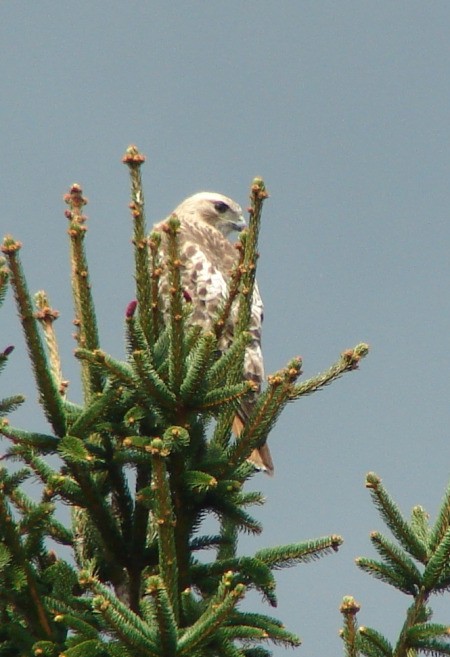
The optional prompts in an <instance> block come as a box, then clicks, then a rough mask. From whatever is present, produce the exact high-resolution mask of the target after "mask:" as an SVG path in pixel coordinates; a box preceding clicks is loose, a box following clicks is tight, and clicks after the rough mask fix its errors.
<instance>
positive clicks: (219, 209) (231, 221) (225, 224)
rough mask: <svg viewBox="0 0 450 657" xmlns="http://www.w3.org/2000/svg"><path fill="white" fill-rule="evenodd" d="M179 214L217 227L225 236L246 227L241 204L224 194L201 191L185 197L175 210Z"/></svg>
mask: <svg viewBox="0 0 450 657" xmlns="http://www.w3.org/2000/svg"><path fill="white" fill-rule="evenodd" d="M175 214H177V215H179V216H186V217H188V216H189V215H191V216H192V217H193V218H195V219H197V220H200V221H204V222H205V223H207V224H209V225H210V226H213V227H214V228H217V230H219V231H220V232H221V233H222V235H224V236H225V237H226V236H227V235H229V234H230V233H231V232H232V231H233V230H242V229H243V228H245V227H246V225H247V224H246V222H245V219H244V217H243V215H242V209H241V206H240V205H238V204H237V203H236V202H235V201H233V200H232V199H231V198H228V197H227V196H223V195H222V194H216V193H215V192H199V193H198V194H194V195H193V196H190V197H189V198H187V199H185V200H184V201H183V202H182V203H180V205H179V206H178V207H177V209H176V210H175Z"/></svg>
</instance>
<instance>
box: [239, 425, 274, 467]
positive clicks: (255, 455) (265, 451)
mask: <svg viewBox="0 0 450 657" xmlns="http://www.w3.org/2000/svg"><path fill="white" fill-rule="evenodd" d="M243 428H244V421H243V419H242V417H241V416H240V415H235V416H234V420H233V433H234V435H235V436H240V434H241V432H242V429H243ZM247 460H248V461H249V462H250V463H251V464H252V465H254V466H255V468H256V469H257V470H262V471H263V472H265V473H266V474H268V475H271V476H272V475H273V473H274V467H273V461H272V457H271V455H270V450H269V446H268V445H267V443H264V445H261V446H260V447H257V448H256V449H254V450H253V452H252V453H251V454H250V456H249V457H248V459H247Z"/></svg>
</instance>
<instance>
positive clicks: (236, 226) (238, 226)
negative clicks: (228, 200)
mask: <svg viewBox="0 0 450 657" xmlns="http://www.w3.org/2000/svg"><path fill="white" fill-rule="evenodd" d="M231 228H232V230H237V231H238V232H239V233H240V232H241V230H244V228H247V222H246V221H245V219H244V217H243V216H242V215H241V216H240V217H239V219H238V220H237V221H233V223H232V224H231Z"/></svg>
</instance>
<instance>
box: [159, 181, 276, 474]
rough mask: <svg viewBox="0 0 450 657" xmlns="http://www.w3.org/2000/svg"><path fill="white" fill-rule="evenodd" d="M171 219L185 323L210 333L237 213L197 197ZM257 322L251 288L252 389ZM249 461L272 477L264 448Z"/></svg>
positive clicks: (229, 331) (257, 374) (232, 259)
mask: <svg viewBox="0 0 450 657" xmlns="http://www.w3.org/2000/svg"><path fill="white" fill-rule="evenodd" d="M174 214H176V215H177V217H178V219H179V221H180V233H179V249H180V259H181V262H182V269H181V276H182V285H183V289H184V290H185V291H186V292H187V294H188V295H189V297H190V298H191V300H192V304H193V312H192V316H191V321H192V323H193V324H198V325H200V326H201V327H202V328H203V329H205V330H210V329H211V328H212V324H213V321H214V319H215V317H216V315H217V311H218V310H219V308H220V306H221V305H222V304H223V302H224V301H225V299H226V298H227V294H228V281H229V277H230V271H231V269H232V268H233V266H234V264H235V263H236V261H237V258H238V253H237V251H236V249H235V248H234V246H233V244H232V243H231V242H230V241H229V240H228V239H227V236H228V235H229V234H230V233H231V232H232V231H236V230H238V231H239V230H242V229H243V228H244V227H245V225H246V224H245V219H244V217H243V215H242V209H241V207H240V206H239V205H238V204H237V203H236V202H235V201H233V200H232V199H230V198H228V197H226V196H223V195H222V194H217V193H214V192H200V193H198V194H194V195H193V196H190V197H189V198H187V199H185V200H184V201H183V202H182V203H180V205H179V206H178V207H177V208H176V209H175V210H174ZM164 223H165V222H161V223H159V224H157V225H156V226H155V227H154V230H157V231H160V232H162V227H163V225H164ZM162 250H163V252H164V250H165V249H164V239H163V240H162ZM165 287H168V282H167V280H166V279H164V278H163V279H162V292H163V296H166V294H165V293H166V292H167V290H165V289H164V288H165ZM166 298H167V296H166ZM237 314H238V307H237V304H233V306H232V309H231V312H230V316H229V319H228V321H227V323H226V325H225V327H224V330H223V333H222V336H221V338H220V342H219V347H220V349H221V351H222V352H225V351H226V350H227V349H228V348H229V347H230V345H231V344H232V342H233V337H234V327H235V325H236V322H237ZM262 318H263V304H262V301H261V297H260V294H259V291H258V287H257V286H255V290H254V293H253V302H252V312H251V321H250V326H249V331H250V333H251V335H252V338H253V339H252V341H251V342H250V344H249V345H248V347H247V349H246V352H245V361H244V375H245V377H246V378H247V379H251V380H252V381H254V382H255V383H256V384H257V385H258V387H260V386H261V383H262V381H263V378H264V365H263V357H262V352H261V324H262ZM245 415H246V412H245V409H242V412H240V413H239V414H238V415H237V416H236V419H235V422H234V423H233V430H234V431H235V433H237V434H239V433H240V431H241V430H242V427H243V423H244V422H245ZM249 461H251V462H252V463H253V464H254V465H255V466H256V467H257V468H260V469H262V470H265V471H266V472H268V473H270V474H272V472H273V464H272V459H271V457H270V452H269V448H268V447H267V445H263V446H261V447H260V448H258V449H255V450H254V451H253V452H252V454H251V456H250V458H249Z"/></svg>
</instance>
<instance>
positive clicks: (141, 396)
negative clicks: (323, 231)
mask: <svg viewBox="0 0 450 657" xmlns="http://www.w3.org/2000/svg"><path fill="white" fill-rule="evenodd" d="M143 161H144V158H143V156H142V155H141V154H140V153H139V152H138V151H137V149H136V148H135V147H130V148H129V149H128V150H127V153H126V155H125V157H124V162H125V163H126V164H127V166H128V167H129V171H130V176H131V195H132V199H131V204H130V207H131V214H132V218H133V223H134V240H133V243H134V254H135V273H134V275H135V280H136V301H135V302H132V303H130V304H129V306H128V308H127V310H126V316H125V332H126V343H127V350H128V358H127V360H126V361H125V362H122V361H120V360H117V359H116V358H114V357H113V356H111V355H109V354H107V353H105V351H103V350H102V349H101V345H100V339H99V333H98V329H97V320H96V314H95V306H94V301H93V297H92V293H91V286H90V282H89V267H88V263H87V259H86V255H85V250H84V241H85V236H86V230H87V229H86V217H85V216H84V215H83V207H84V205H85V203H86V201H85V199H84V198H83V195H82V190H81V189H80V187H79V186H78V185H73V186H72V188H71V189H70V192H69V193H68V194H67V196H66V201H67V203H68V206H69V209H68V211H67V212H66V215H67V218H68V219H69V223H70V225H69V236H70V245H71V280H72V293H73V300H74V306H75V315H76V321H75V323H76V327H77V334H76V339H77V344H78V346H77V349H76V357H77V358H78V359H79V362H80V366H81V378H82V387H83V403H82V404H76V403H73V402H70V401H69V400H68V399H67V382H66V381H64V379H63V376H62V373H61V362H60V356H59V350H58V345H57V342H56V338H55V333H54V330H53V323H54V320H55V319H56V317H57V312H56V311H55V310H53V309H52V308H51V306H50V302H49V300H48V298H47V295H46V294H45V293H43V292H40V293H38V294H37V295H36V296H35V298H34V300H33V299H32V298H31V296H30V293H29V291H28V285H27V281H26V279H25V276H24V273H23V270H22V265H21V261H20V257H19V252H20V248H21V245H20V243H19V242H17V241H16V240H15V239H14V238H12V237H6V238H5V240H4V242H3V247H2V251H3V254H4V256H5V262H4V263H3V265H2V267H1V269H0V297H1V299H3V296H4V294H5V290H6V286H7V283H8V278H9V279H10V283H11V286H12V289H13V291H14V295H15V299H16V304H17V309H18V313H19V317H20V320H21V323H22V328H23V331H24V334H25V339H26V344H27V347H28V351H29V355H30V360H31V365H32V368H33V371H34V376H35V381H36V387H37V390H38V394H39V400H40V403H41V405H42V408H43V410H44V413H45V416H46V418H47V420H48V423H49V426H50V429H49V432H48V433H47V434H42V433H36V432H33V431H24V430H20V429H16V428H13V427H11V426H10V424H9V422H8V420H7V419H3V420H2V422H1V425H0V431H1V433H2V435H3V436H4V437H5V438H7V439H8V440H9V441H10V443H11V446H10V448H9V451H8V455H7V456H8V459H10V460H16V461H20V462H21V463H22V466H23V467H21V468H20V469H19V470H15V471H12V470H8V469H7V468H5V467H3V468H2V469H1V470H0V478H1V485H0V535H1V539H2V542H1V545H0V615H1V628H0V655H4V656H5V657H19V656H20V657H21V656H23V655H41V656H43V657H56V656H60V657H62V656H64V657H119V656H120V657H127V656H128V657H163V656H165V657H169V656H171V657H172V656H174V655H180V656H181V655H186V656H188V655H189V656H190V657H206V656H213V655H217V656H220V657H222V656H223V657H238V656H241V657H242V656H246V657H263V656H265V655H269V654H270V651H269V649H268V648H267V647H266V646H267V645H268V642H273V643H275V644H281V645H285V646H297V645H298V644H299V638H298V637H297V636H296V635H294V634H293V633H292V632H290V631H288V630H287V629H286V628H285V627H284V626H283V625H282V623H281V622H280V621H279V620H278V619H276V618H274V617H272V616H269V615H264V614H259V613H250V612H245V611H243V610H242V609H241V608H240V604H239V603H240V601H241V600H242V598H243V597H244V596H245V594H246V591H247V590H249V589H256V590H258V591H259V592H260V593H261V595H262V597H263V598H264V599H265V600H266V601H267V603H268V604H269V605H272V606H275V605H276V594H275V579H274V571H275V570H276V569H279V568H282V567H285V566H290V565H293V564H296V563H302V562H308V561H310V560H312V559H314V558H318V557H320V556H323V555H326V554H328V553H331V552H333V551H337V549H338V547H339V545H340V544H341V542H342V539H341V538H340V537H339V536H326V537H324V538H319V539H315V540H309V541H304V542H301V543H296V544H291V545H285V546H278V547H272V548H267V549H263V550H259V551H258V552H257V553H256V554H255V555H254V556H252V557H249V556H239V554H238V550H237V543H238V536H239V533H240V532H243V531H244V532H252V533H259V532H260V531H261V526H260V524H259V523H258V522H257V520H255V518H253V517H252V516H251V515H250V513H249V512H248V508H249V507H250V506H252V505H258V504H262V503H263V498H262V496H261V495H260V494H259V493H255V492H247V491H246V489H245V484H246V482H247V481H248V480H249V478H250V477H252V476H253V475H254V474H255V470H254V468H253V466H252V465H251V464H249V463H248V461H247V458H248V456H249V455H250V453H251V452H252V450H253V449H254V448H255V447H258V446H259V445H261V444H262V443H263V442H264V441H265V440H266V439H267V436H268V434H269V432H270V430H271V429H272V427H273V426H274V424H275V422H276V420H277V418H278V417H279V415H280V413H281V412H282V410H283V408H284V407H285V406H286V404H287V403H288V402H290V401H293V400H296V399H298V398H299V397H301V396H303V395H307V394H310V393H312V392H314V391H316V390H318V389H319V388H321V387H323V386H325V385H327V384H328V383H330V382H332V381H333V380H335V379H337V378H338V377H339V376H341V375H342V374H343V373H344V372H347V371H351V370H354V369H355V368H357V366H358V363H359V361H360V359H361V358H362V357H364V356H365V355H366V353H367V345H365V344H361V345H358V346H357V347H355V348H354V349H351V350H348V351H346V352H344V353H343V354H342V355H341V357H340V358H339V360H338V361H337V362H336V363H335V364H334V365H333V366H332V367H331V368H330V369H329V370H328V371H326V372H324V373H322V374H320V375H318V376H316V377H314V378H311V379H309V380H307V381H303V382H298V379H299V377H300V375H301V360H300V359H299V358H293V359H292V360H291V361H290V362H289V363H288V364H287V365H286V367H284V368H283V369H281V370H280V371H279V372H276V373H275V374H273V375H272V376H269V377H268V380H267V386H266V388H265V389H264V390H263V391H262V392H261V393H260V394H259V395H258V397H257V400H256V403H255V405H254V407H253V410H252V412H251V414H250V417H249V418H248V422H247V424H246V426H245V429H244V430H243V432H242V433H241V435H240V436H239V437H237V438H236V437H233V436H232V432H231V425H232V419H233V415H234V413H235V411H236V407H237V406H238V405H239V404H240V403H241V402H242V400H243V399H245V398H246V396H247V395H249V394H252V395H254V394H255V393H254V391H253V389H252V385H251V384H250V383H249V382H247V381H245V380H244V379H243V373H242V371H243V358H244V353H245V348H246V345H247V343H248V339H249V336H248V332H247V329H248V324H249V308H250V305H249V304H250V302H251V299H252V290H253V285H254V280H255V270H256V260H257V237H258V231H259V223H260V219H261V211H262V206H263V201H264V199H265V197H266V196H267V194H266V190H265V186H264V183H263V181H262V180H260V179H255V180H254V181H253V184H252V188H251V211H250V221H249V228H248V230H247V231H244V233H243V234H242V236H241V240H240V243H239V249H240V261H239V263H238V265H237V266H236V268H235V269H234V271H233V272H232V273H231V275H230V283H229V297H228V302H227V303H226V304H224V306H223V307H222V308H221V309H220V312H219V313H218V316H217V319H216V322H215V325H214V330H213V331H210V332H202V331H201V330H200V329H199V328H198V327H195V326H194V327H192V326H190V323H189V315H190V313H191V310H192V309H191V308H190V305H191V304H190V303H189V300H186V299H185V298H184V296H183V290H182V287H181V284H180V263H179V259H178V247H177V230H178V222H177V218H176V217H175V216H172V217H171V218H170V219H169V220H168V221H167V235H168V239H169V242H170V253H169V256H168V258H167V259H166V260H164V261H161V258H160V250H159V242H158V240H159V237H158V235H157V234H150V236H147V233H146V226H145V215H144V200H143V199H144V196H143V190H142V185H141V177H140V167H141V165H142V163H143ZM163 268H166V270H167V272H168V275H169V277H170V283H171V289H170V300H169V307H170V316H169V319H168V321H166V322H164V321H163V317H162V312H161V307H162V302H161V298H160V290H159V285H158V281H159V277H160V276H161V272H162V271H163ZM1 299H0V300H1ZM232 303H235V304H239V326H238V331H237V333H236V336H235V341H234V343H233V346H232V347H231V349H229V350H228V351H227V352H226V353H225V354H223V355H221V354H220V353H219V352H218V349H217V344H218V340H219V338H220V334H221V327H223V325H224V323H225V322H226V319H227V317H228V314H229V312H230V308H231V304H232ZM11 351H12V348H11V347H8V348H6V349H4V351H3V352H2V353H1V354H0V368H1V369H3V367H4V366H5V365H6V363H7V360H8V358H9V356H10V354H11ZM22 401H23V399H22V397H20V396H14V397H9V398H7V399H4V400H2V401H1V405H0V410H1V413H2V415H3V416H5V415H6V414H9V413H11V411H12V410H14V409H15V408H16V407H17V406H18V405H19V404H20V403H22ZM50 455H57V456H58V457H59V463H60V465H59V466H55V465H54V463H55V459H49V458H48V457H49V456H50ZM31 477H34V478H38V480H39V481H40V482H41V484H42V494H41V497H40V499H39V500H38V501H36V500H33V499H31V498H30V496H29V495H27V494H26V492H25V491H24V489H23V486H22V484H23V483H24V482H25V481H26V480H28V479H30V478H31ZM61 502H63V503H64V504H66V505H69V506H70V508H71V510H72V518H71V523H70V526H65V525H64V524H63V523H61V522H60V521H58V520H57V519H56V517H55V508H56V505H57V504H58V503H61ZM211 514H213V515H214V516H215V517H216V518H218V519H219V522H220V529H219V531H218V532H217V534H216V535H206V534H204V532H203V529H202V527H203V520H204V519H205V518H206V517H207V516H209V515H211ZM447 520H448V514H447V517H446V518H444V519H443V520H442V522H441V530H439V531H441V533H439V531H437V534H436V536H435V537H434V539H433V540H434V544H435V545H437V543H439V541H441V540H442V532H443V531H444V525H445V523H446V522H447ZM419 524H420V523H419ZM438 534H439V535H438ZM49 538H51V539H53V541H56V542H57V543H59V544H61V545H62V546H66V550H67V549H69V550H70V551H71V555H72V557H71V558H67V559H64V558H62V557H61V556H60V555H58V554H55V553H54V552H53V551H52V550H50V549H49V547H48V539H49ZM447 542H448V543H449V544H450V541H447ZM416 543H417V544H416ZM416 543H415V544H414V545H415V550H416V552H415V556H417V555H419V556H420V557H423V555H424V552H423V550H424V548H423V537H422V538H420V540H419V539H417V541H416ZM439 545H440V543H439ZM419 546H422V547H421V548H420V549H422V552H420V549H419ZM383 549H384V550H385V552H386V550H387V549H386V548H383ZM200 551H202V552H203V553H205V552H206V554H207V555H209V559H208V560H207V561H205V560H204V559H203V558H202V559H200V557H199V553H200ZM383 554H384V553H383ZM440 554H441V553H440ZM444 558H446V553H445V554H444V552H442V554H441V559H444ZM391 560H392V558H391ZM364 563H365V562H364ZM439 564H440V565H439ZM403 565H404V567H405V568H407V574H408V576H409V577H412V576H413V574H414V576H415V573H416V571H415V570H414V569H413V566H412V565H411V564H410V563H409V561H408V562H407V563H406V561H405V562H404V564H403V562H402V563H401V564H400V565H398V564H394V565H393V566H392V567H393V568H394V575H395V576H396V577H397V579H398V578H401V577H402V576H404V573H403V574H402V573H400V572H397V571H400V570H401V568H402V567H403ZM364 567H366V569H369V570H370V568H371V566H370V565H369V564H368V563H365V566H364ZM372 570H375V567H373V568H372ZM385 572H387V571H385ZM427 577H428V580H427V581H429V582H430V585H432V586H435V585H436V584H437V582H439V585H440V586H443V585H444V584H445V582H446V581H447V579H448V567H447V566H442V563H440V562H439V563H437V562H436V563H435V566H434V570H433V573H431V571H429V574H428V575H427ZM446 578H447V579H446ZM386 579H388V575H387V574H386ZM402 581H403V580H402ZM403 584H404V587H408V586H409V587H411V586H412V584H411V585H410V584H409V583H405V582H404V583H403ZM414 586H417V587H419V584H418V583H416V582H415V583H414ZM415 590H416V589H414V591H415ZM347 617H348V618H349V617H350V616H349V615H348V614H347ZM414 618H419V619H420V622H421V623H422V624H424V623H425V619H424V617H423V614H422V615H421V614H419V615H418V616H416V617H414ZM349 627H350V625H349ZM345 632H346V634H345ZM345 632H344V634H345V637H346V642H347V645H348V646H353V645H354V644H352V642H351V640H350V638H348V637H349V635H350V633H351V632H350V630H349V629H347V630H345ZM421 636H422V635H420V632H419V633H418V634H417V635H416V639H417V640H416V645H417V646H418V645H419V643H420V641H423V638H421ZM269 645H270V643H269ZM364 645H365V644H364ZM436 645H437V644H436ZM349 650H353V648H352V647H350V648H349ZM377 654H378V653H377Z"/></svg>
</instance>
